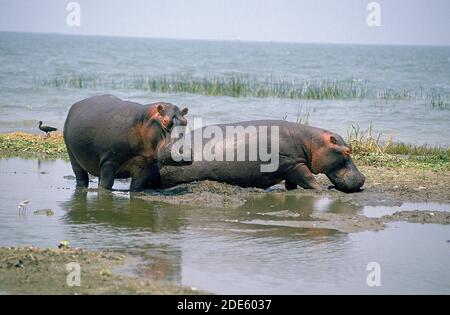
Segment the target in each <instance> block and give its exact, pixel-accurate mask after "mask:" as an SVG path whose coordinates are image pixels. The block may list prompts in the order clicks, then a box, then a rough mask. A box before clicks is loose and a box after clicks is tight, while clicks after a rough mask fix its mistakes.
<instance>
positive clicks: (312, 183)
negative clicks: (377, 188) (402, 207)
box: [161, 120, 365, 192]
mask: <svg viewBox="0 0 450 315" xmlns="http://www.w3.org/2000/svg"><path fill="white" fill-rule="evenodd" d="M264 126H265V127H267V130H269V129H272V128H273V127H278V133H277V136H278V139H279V141H278V148H277V149H278V152H279V154H278V156H277V159H278V167H277V168H276V169H275V170H273V171H265V172H263V171H261V166H262V165H263V161H261V158H260V156H258V158H257V159H254V160H253V161H250V160H249V159H248V156H249V153H248V152H250V151H249V147H251V146H253V147H254V145H257V142H258V141H259V140H258V139H257V138H258V137H257V136H251V135H250V134H249V133H246V134H244V137H242V134H241V137H236V135H235V134H231V135H230V134H228V133H227V129H228V128H230V127H231V128H241V130H243V129H244V130H249V129H248V127H250V128H259V129H260V127H264ZM209 127H211V126H207V127H203V128H202V129H199V130H201V134H203V132H204V131H205V130H206V128H209ZM213 128H215V130H216V131H214V132H213V133H217V132H219V133H220V130H221V131H222V132H221V133H222V135H223V139H218V140H217V141H218V143H216V144H218V145H219V146H217V148H220V147H222V148H220V150H219V151H220V152H225V151H227V149H229V150H231V151H234V153H235V154H234V156H237V154H236V151H237V149H238V148H239V147H240V148H241V149H242V146H244V148H245V152H247V155H246V160H244V161H242V160H241V161H236V160H233V161H227V159H223V161H218V160H211V159H210V160H209V161H206V160H204V159H203V160H200V159H198V156H199V154H203V152H200V150H202V147H205V143H208V148H211V147H212V145H211V141H214V139H213V140H209V139H206V140H205V139H203V140H202V145H201V147H199V146H196V145H195V144H194V143H193V142H194V140H195V138H196V136H195V133H196V130H194V131H193V134H194V136H192V135H191V140H188V141H191V147H192V148H193V152H194V159H193V160H194V162H193V163H192V164H191V165H189V166H181V167H177V168H175V167H172V166H166V167H163V168H162V169H161V178H162V187H171V186H175V185H178V184H181V183H187V182H192V181H199V180H206V179H208V180H214V181H219V182H224V183H228V184H232V185H239V186H242V187H259V188H264V189H265V188H268V187H270V186H272V185H275V184H277V183H279V182H281V181H282V180H285V183H286V189H288V190H292V189H296V188H297V185H299V186H301V187H303V188H310V189H317V190H320V189H321V186H320V185H319V183H318V182H317V180H316V179H315V178H314V176H313V174H318V173H323V174H325V175H327V177H328V178H329V179H330V181H331V182H332V183H333V184H334V186H335V187H336V188H337V189H338V190H341V191H344V192H355V191H358V190H359V189H360V188H361V187H362V186H363V185H364V181H365V177H364V175H363V174H362V173H361V172H359V171H358V169H357V167H356V165H355V164H354V163H353V161H352V159H351V157H350V153H351V149H350V147H349V146H348V145H347V144H346V143H345V142H344V140H343V139H342V138H341V137H340V136H339V135H337V134H335V133H333V132H330V131H327V130H324V129H319V128H314V127H309V126H305V125H299V124H297V123H291V122H286V121H279V120H258V121H247V122H240V123H232V124H222V125H216V126H214V127H213ZM210 134H211V132H208V135H210ZM272 137H273V136H272ZM208 138H209V137H208ZM219 142H220V143H219ZM267 142H270V143H268V145H267V146H268V150H267V152H269V151H271V149H272V150H273V149H274V148H273V147H272V148H271V145H272V143H275V142H274V139H270V141H267ZM196 156H197V158H196Z"/></svg>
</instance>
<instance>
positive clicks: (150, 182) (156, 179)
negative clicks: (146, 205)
mask: <svg viewBox="0 0 450 315" xmlns="http://www.w3.org/2000/svg"><path fill="white" fill-rule="evenodd" d="M149 186H150V187H151V188H152V189H158V188H161V175H160V173H159V166H158V163H157V162H156V161H155V162H152V163H151V164H150V165H149V166H147V167H146V168H145V169H144V170H143V171H142V172H141V173H140V174H139V175H138V176H136V177H133V178H132V179H131V186H130V190H131V191H141V190H144V189H146V188H148V187H149Z"/></svg>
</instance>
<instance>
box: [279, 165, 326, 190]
mask: <svg viewBox="0 0 450 315" xmlns="http://www.w3.org/2000/svg"><path fill="white" fill-rule="evenodd" d="M285 180H286V181H285V184H286V189H287V190H293V189H296V188H297V185H300V186H301V187H303V188H305V189H316V190H322V187H320V184H319V183H318V182H317V180H316V179H315V178H314V175H313V174H312V173H311V171H310V170H309V169H308V167H307V166H306V165H305V164H297V166H296V167H295V168H294V169H293V170H291V171H289V173H287V174H286V179H285Z"/></svg>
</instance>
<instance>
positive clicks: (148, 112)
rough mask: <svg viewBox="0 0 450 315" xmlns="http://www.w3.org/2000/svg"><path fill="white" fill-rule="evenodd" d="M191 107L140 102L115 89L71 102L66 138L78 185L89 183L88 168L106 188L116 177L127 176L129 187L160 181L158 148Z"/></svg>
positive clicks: (165, 141)
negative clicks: (120, 95)
mask: <svg viewBox="0 0 450 315" xmlns="http://www.w3.org/2000/svg"><path fill="white" fill-rule="evenodd" d="M187 112H188V109H187V108H184V109H182V110H180V108H179V107H178V106H175V105H173V104H170V103H162V102H159V103H154V104H149V105H141V104H138V103H134V102H129V101H124V100H121V99H119V98H117V97H115V96H112V95H100V96H93V97H90V98H87V99H84V100H82V101H79V102H76V103H75V104H73V105H72V107H71V108H70V110H69V113H68V115H67V119H66V121H65V124H64V141H65V144H66V147H67V152H68V154H69V159H70V163H71V164H72V169H73V172H74V173H75V177H76V182H77V184H76V185H77V187H88V182H89V178H88V173H89V174H91V175H94V176H98V177H99V186H100V187H102V188H105V189H112V186H113V184H114V180H115V179H116V178H129V177H131V179H132V180H131V185H130V190H131V191H139V190H143V189H145V188H147V187H148V186H149V185H150V184H151V185H152V186H155V187H159V186H160V173H159V165H158V155H159V152H160V151H161V148H163V147H164V145H166V144H167V143H168V142H169V137H168V136H169V135H170V132H171V130H172V128H173V127H174V126H177V125H178V126H185V125H186V124H187V120H186V118H185V117H184V116H185V115H186V114H187ZM172 164H173V163H172Z"/></svg>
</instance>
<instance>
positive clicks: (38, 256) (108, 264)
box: [0, 247, 202, 294]
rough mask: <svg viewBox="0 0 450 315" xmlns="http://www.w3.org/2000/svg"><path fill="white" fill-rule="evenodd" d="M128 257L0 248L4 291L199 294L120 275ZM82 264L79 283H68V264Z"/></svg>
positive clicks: (69, 250) (0, 284)
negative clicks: (77, 284) (71, 284)
mask: <svg viewBox="0 0 450 315" xmlns="http://www.w3.org/2000/svg"><path fill="white" fill-rule="evenodd" d="M126 260H127V257H126V256H124V255H121V254H118V253H107V252H94V251H85V250H81V249H72V248H62V249H58V248H46V249H41V248H35V247H0V291H1V292H2V293H4V294H199V293H202V292H199V291H197V290H194V289H191V288H185V287H181V286H176V285H173V284H166V283H159V282H154V281H149V280H146V279H140V278H132V277H129V276H124V275H121V274H120V272H118V270H120V268H121V267H122V266H123V265H124V264H126ZM70 262H76V263H78V264H79V265H80V270H81V275H80V280H81V282H80V284H81V285H80V286H73V287H70V286H68V285H67V281H66V279H67V276H68V274H69V271H70V270H69V271H68V270H67V269H66V265H67V264H68V263H70Z"/></svg>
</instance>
